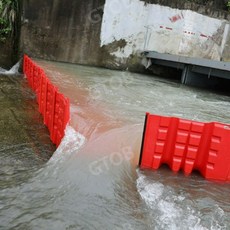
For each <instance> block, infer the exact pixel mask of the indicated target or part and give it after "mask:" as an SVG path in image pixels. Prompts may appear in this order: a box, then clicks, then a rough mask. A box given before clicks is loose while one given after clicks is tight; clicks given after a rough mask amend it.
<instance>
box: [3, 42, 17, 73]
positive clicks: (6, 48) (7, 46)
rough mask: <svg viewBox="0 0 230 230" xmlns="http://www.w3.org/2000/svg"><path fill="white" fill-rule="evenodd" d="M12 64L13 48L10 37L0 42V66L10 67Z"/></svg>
mask: <svg viewBox="0 0 230 230" xmlns="http://www.w3.org/2000/svg"><path fill="white" fill-rule="evenodd" d="M13 64H14V49H13V44H12V41H11V39H10V40H7V41H6V42H0V67H2V68H4V69H10V67H12V66H13Z"/></svg>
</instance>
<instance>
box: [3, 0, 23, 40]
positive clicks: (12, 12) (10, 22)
mask: <svg viewBox="0 0 230 230" xmlns="http://www.w3.org/2000/svg"><path fill="white" fill-rule="evenodd" d="M18 11H19V4H18V0H0V42H4V41H5V40H6V39H7V38H8V37H10V36H14V35H15V33H16V32H17V28H16V24H17V18H18Z"/></svg>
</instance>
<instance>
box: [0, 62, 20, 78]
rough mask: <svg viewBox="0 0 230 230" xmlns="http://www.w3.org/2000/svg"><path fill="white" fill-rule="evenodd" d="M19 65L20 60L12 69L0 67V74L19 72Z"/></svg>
mask: <svg viewBox="0 0 230 230" xmlns="http://www.w3.org/2000/svg"><path fill="white" fill-rule="evenodd" d="M19 67H20V61H19V62H17V63H16V64H15V65H14V66H13V67H11V69H10V70H6V69H3V68H1V67H0V74H6V75H13V74H18V73H19V72H18V70H19Z"/></svg>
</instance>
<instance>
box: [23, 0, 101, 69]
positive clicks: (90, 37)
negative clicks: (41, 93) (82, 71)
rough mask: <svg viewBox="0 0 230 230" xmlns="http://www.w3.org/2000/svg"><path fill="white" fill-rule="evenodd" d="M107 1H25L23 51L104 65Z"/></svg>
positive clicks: (52, 58) (53, 57) (41, 56)
mask: <svg viewBox="0 0 230 230" xmlns="http://www.w3.org/2000/svg"><path fill="white" fill-rule="evenodd" d="M104 2H105V0H94V1H92V0H78V1H76V0H68V1H63V0H49V1H42V0H24V4H23V5H24V6H23V23H22V32H21V50H22V51H23V52H26V53H27V54H29V55H30V56H32V57H39V58H44V59H48V60H56V61H63V62H71V63H80V64H88V65H101V64H100V63H101V52H100V46H99V44H100V30H101V23H100V22H101V19H102V14H103V8H102V7H103V5H104Z"/></svg>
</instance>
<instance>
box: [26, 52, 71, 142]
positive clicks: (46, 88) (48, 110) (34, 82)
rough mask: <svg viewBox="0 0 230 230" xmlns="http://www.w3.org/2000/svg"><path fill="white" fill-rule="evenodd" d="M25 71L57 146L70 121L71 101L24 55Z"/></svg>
mask: <svg viewBox="0 0 230 230" xmlns="http://www.w3.org/2000/svg"><path fill="white" fill-rule="evenodd" d="M23 71H24V74H25V75H26V77H27V79H28V82H29V85H30V87H31V88H32V89H33V90H34V92H35V93H36V95H37V102H38V104H39V111H40V113H41V114H42V115H43V117H44V123H45V124H46V126H47V127H48V129H49V131H50V137H51V140H52V141H53V143H55V144H56V145H57V146H58V145H59V144H60V142H61V140H62V138H63V137H64V132H65V128H66V125H67V124H68V122H69V119H70V103H69V99H68V98H65V96H64V95H63V94H60V93H59V92H58V89H57V88H56V87H55V86H54V85H53V84H52V83H51V82H50V81H49V79H48V78H47V76H46V75H45V72H44V70H43V69H41V68H40V67H39V66H38V65H37V64H35V63H34V62H33V61H32V60H31V59H30V58H29V57H28V56H27V55H24V62H23Z"/></svg>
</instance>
